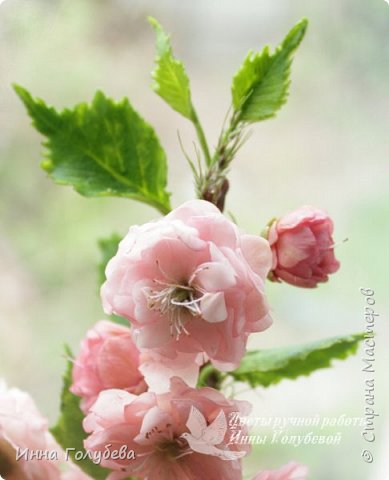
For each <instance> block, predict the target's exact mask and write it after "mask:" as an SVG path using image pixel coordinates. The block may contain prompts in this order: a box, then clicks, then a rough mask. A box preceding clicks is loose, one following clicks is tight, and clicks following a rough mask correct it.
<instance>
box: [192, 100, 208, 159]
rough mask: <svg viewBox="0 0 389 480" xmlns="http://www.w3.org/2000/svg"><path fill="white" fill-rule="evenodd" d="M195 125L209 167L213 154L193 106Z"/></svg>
mask: <svg viewBox="0 0 389 480" xmlns="http://www.w3.org/2000/svg"><path fill="white" fill-rule="evenodd" d="M191 120H192V122H193V125H194V127H195V129H196V133H197V137H198V139H199V142H200V146H201V150H202V151H203V153H204V157H205V163H206V164H207V166H208V167H209V166H210V165H211V163H212V159H211V155H210V153H209V148H208V143H207V139H206V138H205V134H204V130H203V127H202V126H201V123H200V120H199V117H198V116H197V113H196V110H195V109H194V108H193V110H192V118H191Z"/></svg>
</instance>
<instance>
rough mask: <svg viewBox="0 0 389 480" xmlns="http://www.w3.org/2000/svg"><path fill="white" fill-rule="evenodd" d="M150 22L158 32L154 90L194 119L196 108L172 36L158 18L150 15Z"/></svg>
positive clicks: (184, 114) (183, 113) (174, 107)
mask: <svg viewBox="0 0 389 480" xmlns="http://www.w3.org/2000/svg"><path fill="white" fill-rule="evenodd" d="M149 22H150V24H151V25H152V26H153V27H154V30H155V32H156V34H157V56H156V59H155V63H156V66H155V70H154V71H153V72H152V77H153V79H154V82H153V85H152V87H153V90H154V91H155V92H156V93H157V94H158V95H159V96H160V97H162V98H163V99H164V100H165V102H166V103H168V104H169V105H170V106H171V107H172V108H173V109H174V110H176V111H177V112H179V113H181V114H182V115H183V116H184V117H186V118H189V119H190V120H192V119H193V116H194V110H193V106H192V101H191V94H190V85H189V78H188V75H187V74H186V72H185V68H184V65H183V64H182V62H180V61H179V60H177V59H176V58H175V57H174V55H173V51H172V47H171V44H170V38H169V36H168V35H167V34H166V33H165V31H164V30H163V28H162V27H161V25H160V24H159V23H158V22H157V20H155V19H154V18H151V17H150V18H149Z"/></svg>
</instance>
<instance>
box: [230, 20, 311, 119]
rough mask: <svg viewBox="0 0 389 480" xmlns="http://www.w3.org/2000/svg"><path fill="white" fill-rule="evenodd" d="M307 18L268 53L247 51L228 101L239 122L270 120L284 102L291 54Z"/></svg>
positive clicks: (266, 48)
mask: <svg viewBox="0 0 389 480" xmlns="http://www.w3.org/2000/svg"><path fill="white" fill-rule="evenodd" d="M307 26H308V21H307V19H303V20H301V21H300V22H299V23H297V25H295V26H294V27H293V28H292V30H291V31H290V32H289V33H288V35H287V36H286V37H285V39H284V41H283V42H282V43H281V45H280V46H279V47H277V49H276V50H275V52H274V53H270V51H269V47H268V46H266V47H265V48H264V49H263V50H262V52H260V53H253V52H249V54H248V55H247V57H246V59H245V60H244V62H243V64H242V66H241V67H240V69H239V70H238V72H237V73H236V75H235V76H234V78H233V83H232V100H233V105H234V109H235V111H239V120H240V121H243V122H258V121H260V120H265V119H266V118H271V117H273V116H274V115H275V114H276V113H277V111H278V110H279V109H280V108H281V107H282V105H283V104H284V103H285V102H286V99H287V96H288V90H289V85H290V67H291V63H292V55H293V53H294V52H295V50H296V49H297V47H298V46H299V45H300V43H301V41H302V39H303V38H304V35H305V32H306V29H307Z"/></svg>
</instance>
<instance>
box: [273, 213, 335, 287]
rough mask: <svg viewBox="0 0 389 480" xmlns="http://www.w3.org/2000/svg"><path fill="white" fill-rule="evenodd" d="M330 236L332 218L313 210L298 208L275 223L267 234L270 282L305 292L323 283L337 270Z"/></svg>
mask: <svg viewBox="0 0 389 480" xmlns="http://www.w3.org/2000/svg"><path fill="white" fill-rule="evenodd" d="M332 232H333V223H332V220H331V218H330V217H329V216H328V215H327V214H326V213H325V212H323V211H322V210H319V209H317V208H314V207H301V208H299V209H297V210H295V211H294V212H292V213H290V214H289V215H286V216H285V217H283V218H281V219H280V220H277V221H275V222H274V223H273V224H272V225H271V227H270V230H269V243H270V246H271V249H272V252H273V267H272V272H271V275H272V276H273V279H274V280H278V281H280V280H283V281H284V282H287V283H290V284H291V285H296V286H298V287H306V288H312V287H316V286H317V284H318V283H320V282H326V281H327V280H328V275H329V274H331V273H335V272H336V271H337V270H338V268H339V262H338V260H336V258H335V255H334V241H333V239H332Z"/></svg>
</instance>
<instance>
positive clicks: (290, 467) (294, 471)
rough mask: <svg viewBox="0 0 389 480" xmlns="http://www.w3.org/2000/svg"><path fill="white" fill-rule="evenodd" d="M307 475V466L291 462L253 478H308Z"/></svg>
mask: <svg viewBox="0 0 389 480" xmlns="http://www.w3.org/2000/svg"><path fill="white" fill-rule="evenodd" d="M307 475H308V469H307V467H305V466H304V465H300V464H298V463H296V462H290V463H288V464H287V465H285V466H284V467H282V468H280V469H279V470H271V471H270V470H265V471H263V472H260V473H258V474H257V475H256V476H255V477H254V478H253V480H306V479H307Z"/></svg>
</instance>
